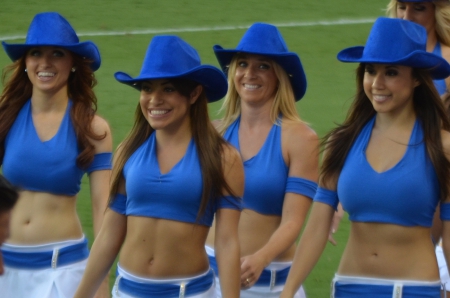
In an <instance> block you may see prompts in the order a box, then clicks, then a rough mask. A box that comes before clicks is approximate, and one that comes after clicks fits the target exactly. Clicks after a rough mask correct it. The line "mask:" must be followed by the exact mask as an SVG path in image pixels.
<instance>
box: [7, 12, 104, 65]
mask: <svg viewBox="0 0 450 298" xmlns="http://www.w3.org/2000/svg"><path fill="white" fill-rule="evenodd" d="M2 45H3V48H4V49H5V52H6V54H8V56H9V58H11V60H12V61H16V60H18V59H19V58H20V57H22V56H23V55H25V53H26V52H27V50H28V49H30V48H32V47H41V46H54V47H61V48H64V49H67V50H69V51H71V52H73V53H75V54H77V55H79V56H81V57H83V58H87V59H90V60H92V61H93V62H92V64H91V68H92V70H94V71H96V70H97V69H98V68H99V67H100V63H101V59H100V52H99V51H98V48H97V46H96V45H95V44H94V43H93V42H92V41H85V42H80V41H79V39H78V36H77V34H76V33H75V30H74V29H73V28H72V26H71V25H70V24H69V22H68V21H67V20H66V19H65V18H64V17H62V16H61V15H60V14H58V13H56V12H43V13H38V14H37V15H35V16H34V18H33V20H32V21H31V24H30V27H29V28H28V33H27V37H26V40H25V43H24V44H8V43H6V42H4V41H3V42H2Z"/></svg>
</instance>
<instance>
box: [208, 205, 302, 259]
mask: <svg viewBox="0 0 450 298" xmlns="http://www.w3.org/2000/svg"><path fill="white" fill-rule="evenodd" d="M280 223H281V216H278V215H264V214H261V213H258V212H255V211H253V210H250V209H243V210H242V212H241V217H240V220H239V230H238V233H239V245H240V249H241V256H248V255H252V254H254V253H255V252H257V251H258V250H260V249H261V248H262V247H263V246H264V245H266V243H267V242H268V241H269V239H270V237H272V235H273V233H275V231H276V230H277V229H278V227H279V226H280ZM214 238H215V235H214V231H213V229H211V232H210V233H209V235H208V241H207V245H208V246H211V247H214ZM294 254H295V243H294V244H292V245H291V246H290V247H289V248H288V249H287V250H286V251H284V252H283V253H282V254H280V255H279V256H278V257H277V258H275V259H274V260H273V261H275V262H288V261H292V259H293V258H294Z"/></svg>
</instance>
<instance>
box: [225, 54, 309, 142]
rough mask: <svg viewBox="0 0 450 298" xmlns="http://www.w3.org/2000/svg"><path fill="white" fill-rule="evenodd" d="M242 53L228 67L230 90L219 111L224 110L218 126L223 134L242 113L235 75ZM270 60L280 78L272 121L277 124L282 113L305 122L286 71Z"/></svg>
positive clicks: (294, 119) (272, 111)
mask: <svg viewBox="0 0 450 298" xmlns="http://www.w3.org/2000/svg"><path fill="white" fill-rule="evenodd" d="M242 55H244V54H240V53H238V54H236V55H234V57H233V59H232V60H231V63H230V67H229V69H228V92H227V95H226V96H225V99H224V102H223V104H222V107H221V108H220V110H219V113H220V112H224V117H223V119H222V121H221V123H220V124H219V126H218V130H219V132H220V133H221V134H223V133H224V132H225V130H226V129H227V128H228V126H230V124H231V123H233V122H234V121H235V120H236V119H237V118H238V117H239V115H240V114H241V98H240V97H239V94H238V92H237V90H236V86H235V84H234V77H235V74H236V68H237V66H238V60H239V59H240V58H241V57H242ZM267 58H268V57H267ZM268 60H269V63H270V64H271V67H273V69H274V71H275V75H276V76H277V79H278V89H277V92H276V93H275V96H274V101H273V104H272V108H271V111H270V121H272V122H273V123H274V124H276V123H277V119H278V117H279V116H280V114H281V116H282V119H287V120H292V121H297V122H303V121H302V120H301V119H300V117H299V116H298V114H297V109H296V107H295V96H294V91H293V89H292V85H291V81H290V80H289V77H288V75H287V73H286V71H285V70H284V69H283V68H282V67H281V66H280V65H279V64H278V63H276V62H275V61H273V60H271V59H270V58H268Z"/></svg>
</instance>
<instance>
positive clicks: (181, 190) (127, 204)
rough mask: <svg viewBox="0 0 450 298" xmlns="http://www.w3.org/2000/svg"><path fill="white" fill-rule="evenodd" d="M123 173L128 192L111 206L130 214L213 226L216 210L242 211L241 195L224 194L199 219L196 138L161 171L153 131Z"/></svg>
mask: <svg viewBox="0 0 450 298" xmlns="http://www.w3.org/2000/svg"><path fill="white" fill-rule="evenodd" d="M123 175H124V178H125V188H126V193H127V195H126V196H124V195H122V194H117V195H116V197H115V198H114V199H113V201H112V203H111V204H110V208H111V209H113V210H114V211H116V212H118V213H121V214H125V215H127V216H129V215H131V216H146V217H153V218H162V219H169V220H176V221H182V222H187V223H196V224H202V225H206V226H211V225H212V221H213V219H214V212H215V211H216V210H217V209H220V208H228V209H235V210H241V201H240V199H239V198H234V197H231V196H223V197H220V198H219V200H218V202H217V203H216V204H215V206H211V205H209V206H207V208H206V211H205V214H204V215H203V216H202V217H201V218H200V219H199V220H198V221H197V214H198V211H199V208H200V203H201V197H202V192H203V178H202V172H201V168H200V162H199V159H198V155H197V146H196V145H195V142H194V141H193V140H191V141H190V143H189V145H188V148H187V150H186V153H185V155H184V156H183V158H182V159H181V160H180V161H179V162H178V163H177V164H176V165H175V166H174V167H173V168H172V169H171V170H170V171H169V172H168V173H165V174H161V172H160V170H159V165H158V159H157V155H156V138H155V133H153V134H151V135H150V137H149V138H148V139H147V140H146V141H145V142H144V143H143V144H142V145H141V146H140V147H139V148H138V149H137V150H136V151H135V152H134V153H133V154H132V155H131V156H130V158H129V159H128V160H127V162H126V163H125V166H124V168H123Z"/></svg>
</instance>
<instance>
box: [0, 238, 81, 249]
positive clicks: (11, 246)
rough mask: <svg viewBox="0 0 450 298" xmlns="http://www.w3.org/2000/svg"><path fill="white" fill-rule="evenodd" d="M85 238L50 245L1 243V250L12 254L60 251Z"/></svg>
mask: <svg viewBox="0 0 450 298" xmlns="http://www.w3.org/2000/svg"><path fill="white" fill-rule="evenodd" d="M85 238H86V237H85V236H84V235H83V237H81V238H79V239H74V240H64V241H59V242H51V243H44V244H38V245H22V244H10V243H3V245H2V247H1V248H2V249H3V250H8V251H14V252H43V251H53V250H54V249H61V248H63V247H67V246H71V245H74V244H79V243H82V242H83V241H84V239H85Z"/></svg>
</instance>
